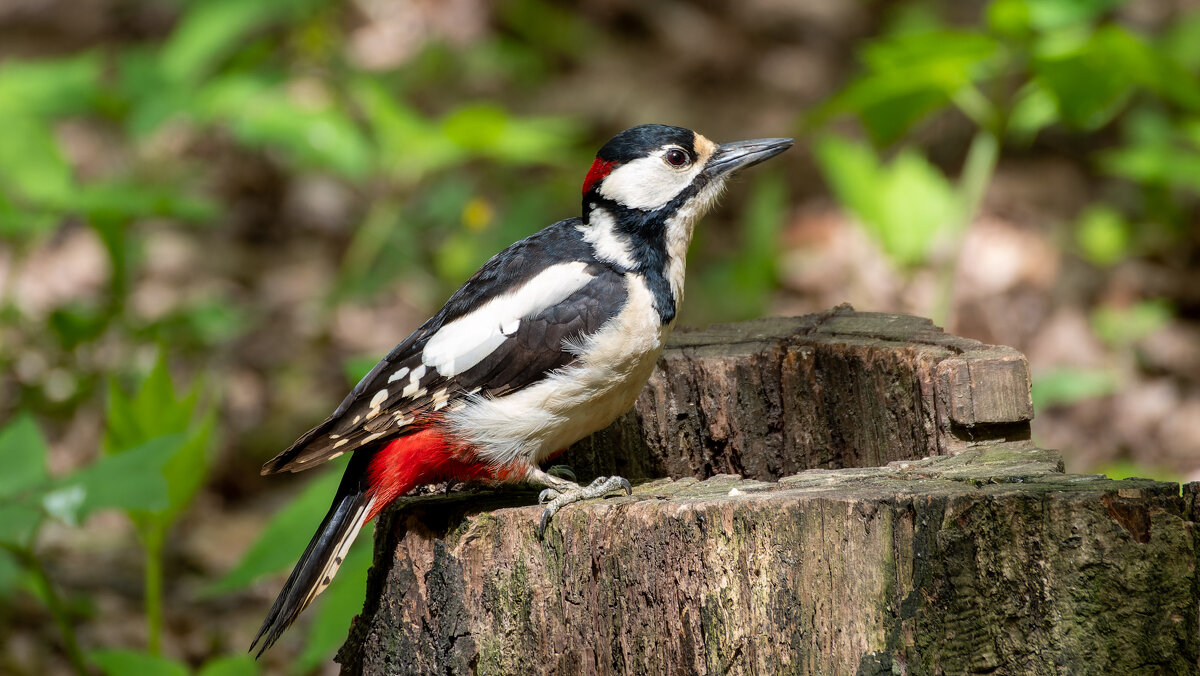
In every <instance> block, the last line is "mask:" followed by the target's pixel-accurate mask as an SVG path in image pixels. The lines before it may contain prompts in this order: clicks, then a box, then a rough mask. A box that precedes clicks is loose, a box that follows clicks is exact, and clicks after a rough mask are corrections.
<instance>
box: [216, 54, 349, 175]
mask: <svg viewBox="0 0 1200 676" xmlns="http://www.w3.org/2000/svg"><path fill="white" fill-rule="evenodd" d="M293 96H294V95H293V94H291V93H289V92H288V90H287V89H286V88H285V87H280V86H277V85H274V84H271V83H268V82H265V81H263V80H259V79H256V78H252V77H249V76H240V75H239V76H227V77H224V78H222V79H220V80H217V81H215V82H214V83H213V84H211V85H209V86H208V87H206V88H205V90H204V91H203V92H202V93H201V96H200V97H199V101H198V103H199V105H198V111H197V112H198V113H199V114H200V115H201V116H202V117H204V118H206V119H208V120H210V121H213V122H219V123H221V124H223V125H225V126H227V127H229V129H230V131H232V132H233V134H234V135H235V136H236V137H237V138H238V139H239V140H241V141H242V142H243V143H246V144H248V145H251V146H263V147H270V148H276V149H279V150H281V151H282V152H283V153H284V154H285V155H286V156H287V157H288V158H290V159H291V160H292V161H293V162H295V163H297V164H299V165H301V166H306V167H316V168H322V169H329V170H332V171H336V172H338V173H340V174H342V175H345V176H348V177H350V178H362V177H363V176H364V175H365V174H366V173H367V170H368V169H369V168H370V166H371V164H372V156H371V147H370V145H369V144H368V143H367V140H366V138H365V137H364V136H363V134H362V132H361V131H360V130H359V129H358V127H357V126H356V125H355V123H354V120H352V119H351V118H350V117H349V116H348V115H346V113H344V112H343V111H342V110H341V109H339V108H338V107H336V106H334V105H333V104H332V102H328V101H307V100H305V101H298V100H293Z"/></svg>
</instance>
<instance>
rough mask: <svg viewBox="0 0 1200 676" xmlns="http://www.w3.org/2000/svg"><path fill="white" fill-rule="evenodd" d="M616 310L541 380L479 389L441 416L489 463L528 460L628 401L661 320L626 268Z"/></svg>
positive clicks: (603, 420)
mask: <svg viewBox="0 0 1200 676" xmlns="http://www.w3.org/2000/svg"><path fill="white" fill-rule="evenodd" d="M626 282H627V284H628V293H629V299H628V302H627V303H626V304H625V307H624V308H623V309H622V311H621V313H620V314H618V315H617V316H616V317H613V318H612V319H610V320H609V321H608V322H607V323H605V324H604V326H603V327H601V329H600V330H599V331H598V332H596V333H595V334H593V335H592V336H591V337H589V338H588V340H587V343H586V344H585V345H583V346H579V348H581V349H578V350H576V351H577V352H579V354H581V355H584V358H582V359H580V360H579V361H577V362H576V363H574V364H572V365H571V366H568V367H565V368H563V369H559V370H558V371H555V372H553V373H552V374H551V375H550V376H549V377H548V378H547V379H546V380H544V381H542V382H540V383H538V384H536V385H531V386H530V387H527V388H525V389H523V390H520V391H518V392H515V393H513V394H511V395H508V396H505V397H500V398H496V399H491V398H483V397H479V398H476V399H475V400H474V401H472V402H471V403H470V404H468V405H467V406H466V407H464V408H463V409H461V410H459V411H456V412H454V413H451V414H449V415H447V423H448V424H449V425H450V426H451V428H452V429H453V430H454V431H455V432H456V433H457V434H458V435H460V436H461V437H462V438H463V439H464V441H467V442H469V443H471V444H472V445H474V446H475V447H476V448H477V449H479V451H480V453H481V455H483V456H484V457H486V458H487V459H488V460H490V461H491V462H493V463H495V464H496V465H506V464H509V463H511V462H513V461H516V460H525V461H527V462H529V463H532V464H534V465H536V464H537V463H540V462H541V461H542V460H544V459H545V458H547V457H549V456H550V455H551V454H553V453H554V452H556V451H559V450H562V449H564V448H566V447H567V446H569V445H571V444H573V443H575V442H576V441H578V440H580V439H582V438H583V437H585V436H587V435H589V434H591V433H592V432H595V431H596V430H599V429H601V428H603V427H604V426H606V425H608V424H609V423H611V422H612V421H613V420H615V419H616V418H617V416H619V415H620V414H621V413H623V412H625V411H626V410H628V409H629V408H630V407H631V406H633V403H634V401H636V400H637V396H638V393H639V392H641V389H642V387H643V386H644V385H645V384H646V380H647V379H648V378H649V377H650V373H651V371H653V370H654V364H655V362H656V361H658V356H659V354H660V353H661V352H662V348H663V344H664V343H665V342H666V338H667V334H668V333H669V332H670V330H671V326H670V325H667V326H663V325H662V323H661V322H660V320H659V316H658V313H657V312H656V311H655V310H654V307H653V304H652V302H651V298H652V297H651V294H650V291H649V290H648V289H647V288H646V285H645V282H644V281H643V280H642V277H641V276H640V275H635V274H629V275H626Z"/></svg>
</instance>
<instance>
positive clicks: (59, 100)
mask: <svg viewBox="0 0 1200 676" xmlns="http://www.w3.org/2000/svg"><path fill="white" fill-rule="evenodd" d="M101 69H102V62H101V59H100V55H99V54H96V53H84V54H80V55H78V56H74V57H70V58H65V59H51V60H39V61H21V60H17V59H12V60H8V61H6V62H4V63H3V64H2V65H0V114H3V113H5V112H8V113H14V112H18V113H22V114H30V115H34V116H37V117H55V116H60V115H68V114H72V113H79V112H83V111H85V110H87V109H88V108H89V107H91V105H92V103H93V101H94V99H95V97H96V95H97V93H98V90H99V83H100V73H101ZM18 140H19V139H15V138H13V135H12V133H11V130H9V129H7V128H6V129H5V143H11V142H14V141H18Z"/></svg>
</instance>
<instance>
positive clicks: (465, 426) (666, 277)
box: [251, 124, 792, 655]
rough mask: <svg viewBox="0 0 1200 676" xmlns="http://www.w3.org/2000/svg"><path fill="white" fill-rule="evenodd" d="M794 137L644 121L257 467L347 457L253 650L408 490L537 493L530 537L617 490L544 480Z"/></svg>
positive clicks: (646, 354)
mask: <svg viewBox="0 0 1200 676" xmlns="http://www.w3.org/2000/svg"><path fill="white" fill-rule="evenodd" d="M791 145H792V140H791V139H786V138H771V139H756V140H752V141H739V142H736V143H724V144H716V143H713V142H712V141H710V140H708V139H707V138H705V137H703V136H701V135H700V134H697V133H695V132H693V131H691V130H688V129H681V128H679V127H668V126H664V125H657V124H647V125H642V126H639V127H634V128H632V129H627V130H625V131H623V132H621V133H620V134H617V135H616V136H615V137H613V138H612V140H610V141H609V142H608V143H606V144H605V145H604V147H602V148H601V149H600V151H599V152H598V153H597V154H596V159H595V161H594V162H593V163H592V167H591V170H590V171H588V173H587V177H586V178H584V180H583V217H582V218H569V219H567V220H563V221H559V222H558V223H555V224H554V225H551V226H550V227H548V228H546V229H544V230H542V231H541V232H538V233H536V234H534V235H531V236H530V237H528V238H526V239H523V240H521V241H520V242H517V243H516V244H513V245H512V246H510V247H508V248H507V249H505V250H504V251H501V252H500V253H499V254H497V255H496V256H495V257H494V258H492V259H491V260H490V261H488V262H487V263H486V264H484V266H483V267H482V268H481V269H480V270H479V271H478V272H476V273H475V275H474V276H473V277H471V278H470V279H468V280H467V282H466V283H465V284H463V286H462V288H461V289H459V290H458V291H457V292H455V293H454V295H453V296H451V297H450V300H449V301H447V302H446V305H445V307H443V308H442V309H441V310H440V311H438V313H437V314H435V315H434V316H433V318H432V319H430V320H429V321H427V322H425V324H423V325H422V326H421V327H420V328H419V329H417V330H416V331H414V332H413V334H412V335H410V336H409V337H408V338H405V339H404V341H403V342H401V343H400V344H399V345H397V346H396V348H395V349H393V350H392V352H391V354H389V355H388V356H387V357H386V358H384V359H383V361H381V362H379V363H378V364H377V365H376V366H375V368H373V369H371V372H370V373H368V374H367V375H366V377H364V378H363V379H362V380H361V381H360V382H359V383H358V385H356V386H355V387H354V390H353V391H352V392H350V394H349V395H348V396H347V397H346V398H345V400H343V401H342V403H341V405H340V406H338V407H337V410H335V411H334V412H333V415H331V416H329V418H328V419H326V420H325V421H324V422H322V423H321V424H320V425H317V426H316V427H314V428H313V429H311V430H309V431H308V432H307V433H305V434H304V436H302V437H300V438H299V439H298V440H297V441H296V443H294V444H292V446H291V447H290V448H288V449H287V450H285V451H284V452H282V453H280V454H279V455H278V456H276V457H275V458H274V459H272V460H271V461H270V462H268V463H267V464H266V465H264V466H263V470H262V473H263V474H273V473H276V472H285V471H287V472H297V471H300V470H305V469H308V468H310V467H314V466H316V465H318V464H320V463H322V462H325V461H326V460H329V459H331V458H335V457H337V456H339V455H341V454H343V453H345V452H347V451H351V452H353V456H352V457H351V459H350V464H349V465H348V466H347V467H346V471H345V474H344V475H343V477H342V481H341V485H340V486H339V487H338V491H337V494H336V496H335V497H334V500H333V505H332V506H331V507H330V509H329V513H328V514H327V515H326V516H325V520H324V521H323V522H322V523H321V526H320V528H319V529H318V530H317V533H316V535H314V536H313V539H312V541H311V542H309V544H308V548H307V549H306V550H305V551H304V554H303V556H301V557H300V561H299V563H297V564H296V567H295V569H293V570H292V574H291V576H290V577H289V578H288V580H287V582H286V583H285V584H284V586H283V590H282V591H281V592H280V593H279V597H278V598H276V600H275V603H274V605H272V606H271V610H270V612H269V613H268V614H267V618H266V620H265V621H264V622H263V625H262V628H261V629H259V631H258V635H257V636H256V637H255V639H254V643H253V644H251V650H253V649H254V647H255V645H257V644H258V643H259V642H260V641H261V642H262V647H261V648H260V649H259V651H258V655H262V653H263V652H264V651H266V650H267V649H268V648H269V647H270V646H271V645H272V644H273V643H274V642H275V641H276V639H278V638H279V635H280V634H281V633H282V632H283V631H284V630H285V629H287V627H288V626H289V625H291V623H292V622H293V621H294V620H295V619H296V617H297V616H298V615H299V614H300V612H301V611H303V610H304V608H305V607H307V606H308V604H309V603H310V602H311V601H312V600H313V598H315V597H316V596H317V594H319V593H320V592H321V591H322V590H323V589H325V587H326V586H328V585H329V583H330V581H331V580H332V579H333V576H334V574H335V573H336V572H337V569H338V566H339V565H341V563H342V561H343V559H344V558H345V556H346V552H347V551H348V550H349V548H350V544H351V543H352V542H353V541H354V538H355V536H356V535H357V534H358V531H359V529H360V528H361V527H362V526H363V524H365V523H366V522H368V521H370V520H371V519H372V518H374V517H375V515H377V514H379V512H380V511H381V510H383V509H384V508H385V507H387V506H388V505H389V504H390V503H391V502H392V501H393V500H395V499H396V498H397V497H399V496H401V495H404V494H405V493H407V492H408V491H409V490H411V489H413V488H414V487H416V486H419V485H422V484H427V483H434V482H438V481H445V480H459V481H465V480H470V479H487V480H497V481H506V482H529V483H535V484H540V485H542V486H545V487H546V488H545V490H544V491H542V494H541V495H540V496H539V502H545V501H546V500H547V499H548V500H549V504H547V506H546V508H545V511H544V512H543V513H542V518H541V522H540V523H539V525H538V534H539V536H540V535H541V533H542V532H543V531H544V530H545V528H546V524H547V523H548V521H549V519H550V518H551V516H553V515H554V513H555V512H557V511H558V510H559V509H560V508H562V507H563V506H564V505H567V504H570V503H572V502H577V501H579V500H585V499H591V498H596V497H600V496H602V495H604V494H606V493H608V492H611V491H613V490H616V489H623V490H625V491H626V492H627V493H628V492H630V490H631V489H630V486H629V482H628V481H626V480H625V479H622V478H620V477H600V478H599V479H596V480H595V481H594V482H592V483H591V484H590V485H588V486H579V485H578V484H575V483H573V482H571V481H567V480H566V479H562V478H559V477H557V476H553V475H551V474H549V473H547V472H545V471H543V470H542V469H541V468H540V465H541V464H542V463H544V462H546V461H547V460H549V459H550V458H552V457H554V456H555V455H556V454H557V453H558V452H560V451H562V450H563V449H565V448H566V447H567V446H569V445H571V444H572V443H574V442H576V441H578V440H579V439H582V438H583V437H585V436H587V435H588V434H591V433H592V432H595V431H596V430H598V429H600V428H602V427H604V426H605V425H608V424H609V423H610V422H612V421H613V420H615V419H616V418H617V416H619V415H620V414H621V413H622V412H624V411H625V410H627V409H628V408H630V407H631V406H632V405H633V403H634V400H635V399H637V396H638V392H639V391H640V390H641V389H642V386H643V385H644V384H645V383H646V380H647V379H648V378H649V377H650V372H651V370H652V369H653V368H654V364H655V362H656V361H657V359H658V355H659V353H660V352H661V351H662V349H663V345H664V343H665V342H666V339H667V334H669V333H670V331H671V328H672V327H673V326H674V324H675V313H676V310H677V309H678V307H679V303H680V302H681V301H682V299H683V277H684V261H685V256H686V254H687V249H688V244H689V242H690V241H691V239H692V228H693V226H694V225H695V223H696V220H697V219H699V218H700V217H701V216H702V215H703V214H704V213H705V212H706V211H707V210H708V208H709V207H710V206H711V205H712V203H713V201H714V200H715V199H716V198H717V195H718V194H719V193H720V192H721V189H722V187H723V185H724V183H725V179H727V178H728V177H729V176H730V174H731V173H732V172H733V171H734V170H736V169H740V168H743V167H748V166H750V165H752V164H757V163H759V162H762V161H763V160H766V159H768V158H771V157H774V156H775V155H777V154H779V153H781V152H783V151H784V150H786V149H787V148H789V147H790V146H791Z"/></svg>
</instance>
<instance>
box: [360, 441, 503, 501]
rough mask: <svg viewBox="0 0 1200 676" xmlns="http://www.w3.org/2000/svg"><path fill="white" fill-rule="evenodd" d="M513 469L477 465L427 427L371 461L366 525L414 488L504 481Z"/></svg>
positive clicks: (467, 452) (463, 448)
mask: <svg viewBox="0 0 1200 676" xmlns="http://www.w3.org/2000/svg"><path fill="white" fill-rule="evenodd" d="M515 469H516V468H513V467H495V466H493V465H491V464H489V463H486V462H480V461H479V460H477V459H476V457H475V453H473V452H472V451H471V450H470V448H469V447H466V446H464V445H463V444H461V443H459V442H456V441H454V440H452V438H451V437H449V436H447V435H446V434H445V433H444V432H443V431H442V430H440V429H438V428H437V427H427V428H425V429H423V430H421V431H419V432H416V433H413V434H409V435H408V436H404V437H400V438H399V439H396V440H394V441H392V442H391V443H389V444H388V445H387V446H384V447H383V448H382V449H380V450H379V452H378V453H376V454H375V457H374V458H371V462H370V464H369V465H368V466H367V475H368V476H367V479H368V481H369V482H370V485H371V488H372V490H374V492H375V504H374V505H372V506H371V513H370V514H368V515H367V521H370V520H371V519H374V518H375V515H377V514H379V512H381V511H383V508H384V507H387V506H388V505H390V504H391V503H392V501H393V500H395V499H396V498H398V497H400V496H401V495H404V494H405V493H407V492H409V491H410V490H412V489H413V488H416V487H417V486H421V485H423V484H429V483H435V482H438V481H446V480H450V479H454V480H457V481H471V480H472V479H500V480H504V479H507V478H509V477H510V476H512V475H514V474H515Z"/></svg>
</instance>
